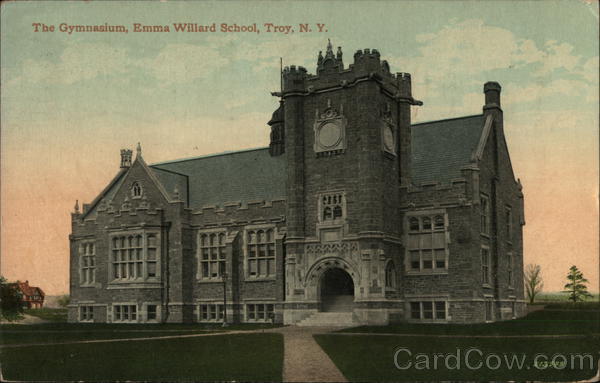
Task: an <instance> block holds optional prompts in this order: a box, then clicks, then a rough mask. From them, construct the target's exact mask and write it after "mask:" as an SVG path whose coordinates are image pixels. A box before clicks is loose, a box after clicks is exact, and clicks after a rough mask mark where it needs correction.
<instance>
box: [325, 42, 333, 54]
mask: <svg viewBox="0 0 600 383" xmlns="http://www.w3.org/2000/svg"><path fill="white" fill-rule="evenodd" d="M325 57H326V58H334V57H335V56H334V55H333V45H331V40H330V39H327V52H326V53H325Z"/></svg>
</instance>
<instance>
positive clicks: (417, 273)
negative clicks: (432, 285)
mask: <svg viewBox="0 0 600 383" xmlns="http://www.w3.org/2000/svg"><path fill="white" fill-rule="evenodd" d="M404 274H405V275H448V270H440V271H434V270H428V271H417V270H411V271H405V272H404Z"/></svg>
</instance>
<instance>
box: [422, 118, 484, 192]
mask: <svg viewBox="0 0 600 383" xmlns="http://www.w3.org/2000/svg"><path fill="white" fill-rule="evenodd" d="M483 124H484V117H483V115H481V114H480V115H476V116H467V117H459V118H453V119H448V120H441V121H431V122H424V123H419V124H413V125H412V156H411V157H412V180H413V183H414V184H416V185H419V184H421V183H423V182H443V183H447V182H449V181H450V180H452V179H453V178H460V177H461V173H460V168H461V167H463V166H465V165H468V164H469V162H470V161H471V154H472V153H473V151H475V150H476V148H477V144H478V143H479V137H480V136H481V132H482V130H483Z"/></svg>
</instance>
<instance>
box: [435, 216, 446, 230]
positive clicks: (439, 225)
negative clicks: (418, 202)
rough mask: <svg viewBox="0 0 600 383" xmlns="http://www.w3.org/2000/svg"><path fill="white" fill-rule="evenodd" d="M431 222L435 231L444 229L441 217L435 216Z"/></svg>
mask: <svg viewBox="0 0 600 383" xmlns="http://www.w3.org/2000/svg"><path fill="white" fill-rule="evenodd" d="M433 222H434V225H435V228H436V229H443V228H444V217H442V216H441V215H436V216H435V218H434V219H433Z"/></svg>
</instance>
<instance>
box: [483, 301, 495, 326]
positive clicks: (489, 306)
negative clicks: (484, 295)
mask: <svg viewBox="0 0 600 383" xmlns="http://www.w3.org/2000/svg"><path fill="white" fill-rule="evenodd" d="M493 315H494V311H493V301H492V299H491V298H488V299H486V300H485V321H486V322H491V321H492V320H493V319H494V318H493Z"/></svg>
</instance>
